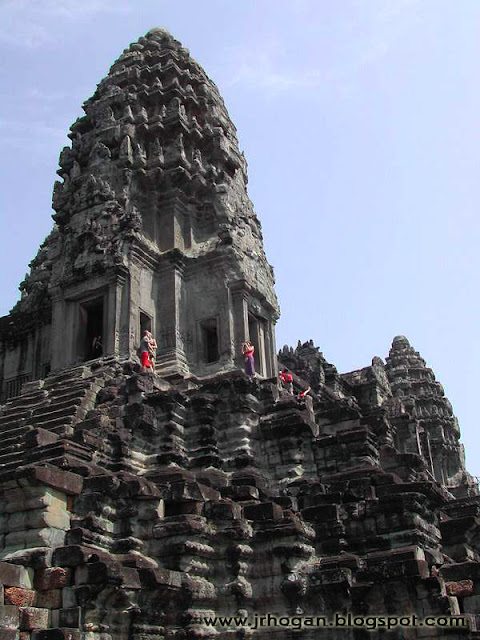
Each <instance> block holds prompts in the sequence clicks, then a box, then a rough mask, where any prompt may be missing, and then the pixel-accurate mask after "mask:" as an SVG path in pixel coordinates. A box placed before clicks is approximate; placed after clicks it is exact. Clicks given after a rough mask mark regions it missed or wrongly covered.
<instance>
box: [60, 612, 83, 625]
mask: <svg viewBox="0 0 480 640" xmlns="http://www.w3.org/2000/svg"><path fill="white" fill-rule="evenodd" d="M81 618H82V609H81V607H71V608H69V609H59V611H58V624H59V626H61V627H67V628H69V629H75V628H77V627H79V626H80V623H81Z"/></svg>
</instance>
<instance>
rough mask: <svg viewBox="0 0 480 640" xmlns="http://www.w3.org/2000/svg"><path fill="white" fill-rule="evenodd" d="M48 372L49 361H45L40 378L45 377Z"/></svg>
mask: <svg viewBox="0 0 480 640" xmlns="http://www.w3.org/2000/svg"><path fill="white" fill-rule="evenodd" d="M49 373H50V363H49V362H47V363H45V364H43V365H42V375H41V376H40V377H41V378H46V377H47V376H48V374H49Z"/></svg>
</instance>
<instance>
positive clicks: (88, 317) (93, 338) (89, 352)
mask: <svg viewBox="0 0 480 640" xmlns="http://www.w3.org/2000/svg"><path fill="white" fill-rule="evenodd" d="M80 321H81V330H82V333H83V335H84V341H83V358H84V360H94V359H95V358H99V357H100V356H102V355H103V352H104V335H103V298H96V299H95V300H89V301H88V302H84V303H83V304H81V305H80Z"/></svg>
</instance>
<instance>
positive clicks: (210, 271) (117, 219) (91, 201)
mask: <svg viewBox="0 0 480 640" xmlns="http://www.w3.org/2000/svg"><path fill="white" fill-rule="evenodd" d="M83 108H84V111H85V115H84V116H83V117H82V118H79V119H78V120H77V121H76V122H75V123H74V124H73V125H72V127H71V131H70V133H69V137H70V138H71V140H72V145H71V148H70V147H65V148H64V149H63V151H62V153H61V155H60V169H59V171H58V173H59V175H60V176H61V178H62V181H58V182H57V183H56V184H55V188H54V194H53V208H54V209H55V211H56V213H55V215H54V220H55V222H56V227H55V229H54V231H53V232H52V234H51V235H50V236H49V238H48V239H47V241H46V243H45V244H44V245H43V247H42V248H41V250H40V253H39V255H38V256H37V258H36V259H35V260H34V261H33V263H32V265H31V267H32V272H31V273H30V274H29V275H28V276H27V277H26V280H25V282H24V283H22V287H23V293H24V295H23V299H22V301H21V302H20V303H19V305H17V308H16V309H15V310H14V311H16V314H14V315H15V317H14V318H13V325H12V320H11V318H9V320H8V322H7V321H6V320H5V322H4V325H3V327H4V332H3V336H4V338H9V339H10V340H13V341H14V343H15V344H14V345H13V346H14V347H15V348H14V349H13V351H14V353H12V352H11V351H12V350H11V349H10V351H9V352H8V353H7V354H6V359H7V362H4V378H5V380H6V381H7V382H8V381H10V382H11V386H12V387H13V386H15V384H16V386H18V384H20V383H21V382H25V381H28V380H30V379H35V378H37V377H41V376H42V375H44V373H45V371H48V369H49V368H51V369H52V370H57V369H61V368H63V367H65V366H70V365H72V364H75V363H78V362H81V361H86V360H90V359H92V357H94V356H95V355H96V354H95V353H94V352H93V351H92V343H93V340H94V338H95V337H97V336H101V340H102V352H103V353H102V355H104V356H105V355H112V356H120V357H129V356H132V355H134V354H135V353H136V350H137V349H138V346H139V342H140V336H141V332H142V330H143V329H144V328H149V329H151V330H152V332H153V334H154V335H155V337H156V338H157V342H158V345H159V351H158V359H157V362H158V365H157V366H158V370H159V372H160V373H161V374H163V375H165V374H168V373H180V374H188V373H191V374H194V375H197V376H204V375H209V374H214V373H218V372H219V371H225V370H229V369H232V368H234V367H236V366H238V365H240V364H241V362H242V360H241V345H242V342H243V341H245V340H246V339H251V340H252V341H253V343H254V344H255V346H256V359H257V362H256V365H257V371H258V373H259V374H260V375H263V376H265V377H268V376H271V375H274V374H275V372H276V364H275V338H274V325H275V322H276V320H277V318H278V316H279V308H278V304H277V299H276V296H275V292H274V278H273V271H272V268H271V267H270V265H269V264H268V262H267V260H266V257H265V253H264V250H263V244H262V233H261V228H260V223H259V221H258V219H257V217H256V215H255V213H254V211H253V208H252V204H251V202H250V200H249V198H248V195H247V191H246V183H247V173H246V162H245V159H244V157H243V155H242V154H241V153H240V151H239V149H238V143H237V138H236V133H235V127H234V125H233V124H232V122H231V120H230V118H229V116H228V113H227V111H226V108H225V105H224V103H223V100H222V98H221V97H220V95H219V92H218V90H217V87H216V86H215V84H214V83H213V82H212V81H211V80H209V78H208V77H207V76H206V74H205V72H204V71H203V70H202V69H201V67H200V66H199V65H198V64H197V63H196V62H195V61H194V60H192V58H191V57H190V55H189V53H188V51H187V50H186V49H184V48H183V47H182V46H181V45H180V43H179V42H177V41H176V40H174V39H173V37H172V36H171V35H170V34H169V33H168V32H167V31H165V30H164V29H161V28H158V29H153V30H151V31H150V32H148V33H147V34H146V36H145V37H142V38H140V39H139V40H138V42H136V43H134V44H132V45H130V47H129V48H128V49H126V50H125V51H124V52H123V54H122V55H121V56H120V57H119V58H118V60H117V61H116V62H115V63H114V64H113V66H112V68H111V69H110V72H109V73H108V76H107V77H106V78H105V79H104V80H102V81H101V82H100V84H99V85H98V88H97V90H96V91H95V93H94V95H93V96H92V97H91V98H90V99H89V100H87V101H86V103H85V104H84V107H83ZM40 308H41V309H42V310H43V313H39V309H40ZM28 312H30V315H31V318H30V324H29V329H28V331H27V332H26V333H25V331H23V334H22V330H23V327H24V325H25V320H24V317H26V316H25V314H26V313H28ZM12 327H13V328H12ZM20 334H22V335H20ZM17 347H18V348H17ZM7 351H8V350H7ZM4 360H5V358H4ZM15 380H19V382H18V383H15V382H12V381H15Z"/></svg>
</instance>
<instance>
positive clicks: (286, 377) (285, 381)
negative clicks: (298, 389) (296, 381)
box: [280, 369, 293, 394]
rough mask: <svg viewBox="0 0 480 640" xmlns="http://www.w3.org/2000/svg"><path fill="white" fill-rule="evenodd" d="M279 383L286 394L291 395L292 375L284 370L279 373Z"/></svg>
mask: <svg viewBox="0 0 480 640" xmlns="http://www.w3.org/2000/svg"><path fill="white" fill-rule="evenodd" d="M280 381H281V383H282V385H283V386H284V387H285V388H286V389H287V391H288V393H292V394H293V375H292V374H291V373H289V372H288V371H287V370H286V369H284V370H283V371H281V372H280Z"/></svg>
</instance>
